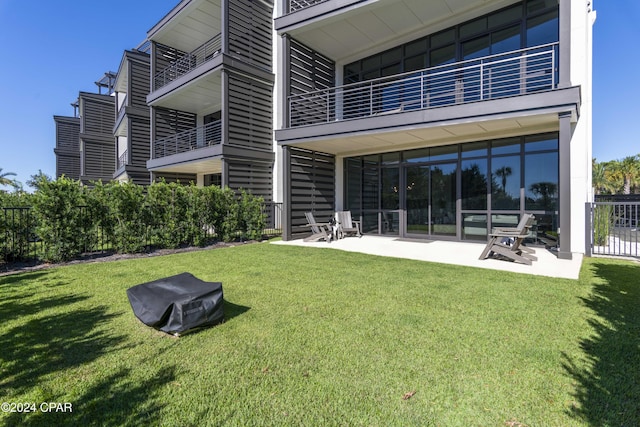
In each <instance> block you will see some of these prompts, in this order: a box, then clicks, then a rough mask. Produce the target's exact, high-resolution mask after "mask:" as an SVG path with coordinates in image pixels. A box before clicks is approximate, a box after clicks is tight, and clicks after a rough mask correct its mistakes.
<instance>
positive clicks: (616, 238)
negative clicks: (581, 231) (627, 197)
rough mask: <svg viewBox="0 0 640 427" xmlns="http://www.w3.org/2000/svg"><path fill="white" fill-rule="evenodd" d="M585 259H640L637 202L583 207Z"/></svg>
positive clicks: (639, 203)
mask: <svg viewBox="0 0 640 427" xmlns="http://www.w3.org/2000/svg"><path fill="white" fill-rule="evenodd" d="M586 220H587V230H588V233H587V237H588V240H587V248H586V255H587V256H590V255H610V256H623V257H636V258H637V257H640V231H639V230H638V227H640V202H638V201H634V202H630V201H629V202H620V201H606V202H605V201H597V202H594V203H587V205H586Z"/></svg>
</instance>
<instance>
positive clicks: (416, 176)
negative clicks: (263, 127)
mask: <svg viewBox="0 0 640 427" xmlns="http://www.w3.org/2000/svg"><path fill="white" fill-rule="evenodd" d="M277 10H278V11H279V12H278V13H277V16H276V18H275V30H276V31H277V33H278V35H279V36H281V37H279V38H278V39H277V40H278V42H277V46H278V49H277V50H278V52H279V55H278V60H277V68H276V75H277V76H278V79H277V85H278V86H281V87H282V90H280V91H278V93H277V95H276V96H277V111H278V112H279V113H280V114H279V116H278V121H277V125H276V131H275V139H276V140H277V144H278V145H279V146H280V147H282V157H283V176H282V179H283V201H284V209H285V213H284V218H283V222H284V236H283V237H284V238H285V239H291V238H295V237H296V236H297V235H299V234H300V233H303V232H308V227H306V226H305V224H306V220H305V217H304V212H305V211H314V212H315V213H316V215H315V216H316V219H317V220H322V219H326V218H328V217H329V216H331V214H332V213H333V212H334V211H336V210H342V209H348V210H351V211H352V213H353V214H354V216H356V217H360V218H361V219H362V221H363V228H364V231H365V232H367V233H371V234H382V235H395V236H400V237H409V238H423V239H454V240H461V241H467V240H481V241H486V239H487V235H488V233H489V232H490V230H491V228H492V227H496V226H502V225H507V224H513V225H515V223H517V222H518V218H519V217H520V216H521V215H522V214H523V213H524V212H525V211H526V212H531V213H534V214H535V215H536V219H537V235H536V236H535V238H537V239H539V240H542V241H546V242H549V241H553V240H555V239H558V237H559V252H558V254H559V257H562V258H570V257H571V256H572V253H576V252H584V248H585V214H584V204H585V202H587V201H589V200H591V185H590V182H591V173H590V171H591V157H592V155H591V58H592V54H591V45H592V40H591V34H592V24H593V21H594V20H595V12H593V11H592V10H591V2H590V1H587V0H495V1H487V0H433V1H423V0H377V1H374V0H369V1H367V0H365V1H362V0H304V1H302V0H280V2H279V4H278V7H277Z"/></svg>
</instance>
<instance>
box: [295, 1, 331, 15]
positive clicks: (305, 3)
mask: <svg viewBox="0 0 640 427" xmlns="http://www.w3.org/2000/svg"><path fill="white" fill-rule="evenodd" d="M325 1H328V0H289V2H288V3H289V4H288V8H287V13H292V12H296V11H298V10H302V9H306V8H307V7H311V6H313V5H316V4H318V3H323V2H325Z"/></svg>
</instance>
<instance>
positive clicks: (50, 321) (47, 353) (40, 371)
mask: <svg viewBox="0 0 640 427" xmlns="http://www.w3.org/2000/svg"><path fill="white" fill-rule="evenodd" d="M81 299H84V298H82V297H80V298H77V297H74V296H69V295H68V296H61V297H60V298H57V299H50V300H48V301H44V302H43V303H42V304H43V305H45V304H46V306H47V308H53V307H56V308H57V313H56V314H50V315H46V314H45V315H42V316H40V317H36V318H33V319H31V320H28V321H26V322H25V323H22V324H20V325H18V326H15V327H13V328H10V329H8V330H6V332H4V333H2V334H1V335H0V348H2V353H1V355H0V361H2V379H0V385H1V386H2V389H3V392H0V394H2V395H5V396H7V397H10V396H11V395H16V394H20V393H24V392H25V391H27V390H29V389H31V388H32V387H34V386H37V385H38V381H39V380H40V379H41V378H42V377H44V376H46V375H49V374H52V373H55V372H57V371H63V370H65V369H69V368H73V367H77V366H80V365H81V364H83V363H86V362H89V361H92V360H95V359H97V358H98V357H99V356H101V355H102V354H104V353H106V352H108V351H112V350H114V349H116V348H117V347H118V345H120V344H122V342H123V341H124V337H123V336H122V335H115V334H108V333H106V332H104V331H102V330H99V329H97V326H99V325H101V324H103V323H105V322H109V321H110V320H111V319H112V318H113V317H115V316H117V315H115V314H109V313H107V307H104V306H98V307H94V308H91V309H74V308H73V307H71V306H70V304H71V303H73V302H77V301H79V300H81ZM12 305H13V306H14V308H15V309H16V310H20V308H21V306H20V304H19V301H14V302H12ZM38 306H39V303H35V304H34V305H32V306H31V308H29V309H30V310H35V309H37V308H38ZM3 307H4V306H3ZM14 317H15V316H14Z"/></svg>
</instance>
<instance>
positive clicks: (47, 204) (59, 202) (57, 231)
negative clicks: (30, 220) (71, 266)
mask: <svg viewBox="0 0 640 427" xmlns="http://www.w3.org/2000/svg"><path fill="white" fill-rule="evenodd" d="M84 204H85V189H84V187H82V185H81V183H80V181H73V180H71V179H68V178H65V177H62V178H58V179H57V180H55V181H46V180H42V181H41V182H40V186H39V188H38V191H37V192H36V193H35V195H34V198H33V209H34V213H35V216H36V220H37V223H38V225H37V234H38V236H39V237H40V239H42V241H43V242H44V254H43V259H44V260H45V261H50V262H59V261H68V260H71V259H73V258H76V257H78V256H79V255H80V254H82V253H83V252H84V251H85V248H86V247H87V246H89V245H90V242H88V241H87V237H88V236H89V233H88V231H89V229H90V228H91V224H90V222H89V215H87V214H86V211H84V210H83V209H80V208H79V207H80V206H84Z"/></svg>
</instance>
